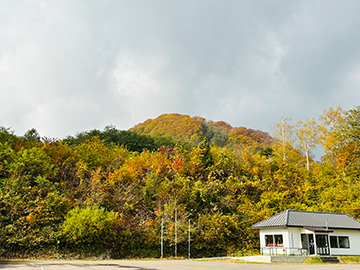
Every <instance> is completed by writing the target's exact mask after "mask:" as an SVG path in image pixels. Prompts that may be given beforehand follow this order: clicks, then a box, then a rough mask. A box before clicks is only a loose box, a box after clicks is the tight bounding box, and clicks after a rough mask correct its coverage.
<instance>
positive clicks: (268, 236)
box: [251, 210, 360, 256]
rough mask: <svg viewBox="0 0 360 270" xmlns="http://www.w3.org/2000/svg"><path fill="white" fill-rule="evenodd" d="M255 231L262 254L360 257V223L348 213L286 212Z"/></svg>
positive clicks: (271, 218) (257, 226) (267, 220)
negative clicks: (258, 234)
mask: <svg viewBox="0 0 360 270" xmlns="http://www.w3.org/2000/svg"><path fill="white" fill-rule="evenodd" d="M251 228H252V229H259V230H260V248H261V252H262V254H271V255H282V254H286V255H335V256H337V255H360V222H359V221H357V220H356V219H354V218H352V217H350V216H349V215H347V214H342V213H325V212H307V211H296V210H286V211H284V212H281V213H279V214H277V215H275V216H272V217H270V218H268V219H265V220H263V221H261V222H258V223H256V224H255V225H253V226H252V227H251Z"/></svg>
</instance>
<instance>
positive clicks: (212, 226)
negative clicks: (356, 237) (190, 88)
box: [0, 106, 360, 258]
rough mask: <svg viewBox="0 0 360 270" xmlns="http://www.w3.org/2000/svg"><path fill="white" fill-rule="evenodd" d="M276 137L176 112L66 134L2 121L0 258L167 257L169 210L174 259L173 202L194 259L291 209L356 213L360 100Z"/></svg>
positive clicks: (181, 250)
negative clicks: (46, 134)
mask: <svg viewBox="0 0 360 270" xmlns="http://www.w3.org/2000/svg"><path fill="white" fill-rule="evenodd" d="M275 121H276V119H274V122H275ZM271 135H272V136H270V135H269V134H267V133H265V132H262V131H255V130H251V129H247V128H244V127H240V128H233V127H231V126H230V125H229V124H227V123H224V122H212V121H208V120H205V119H203V118H200V117H194V118H191V117H189V116H183V115H178V114H170V115H162V116H160V117H158V118H157V119H155V120H148V121H146V122H145V123H143V124H139V125H137V126H135V127H134V128H133V129H132V130H131V131H120V130H117V129H116V128H115V127H112V126H109V127H106V128H105V129H104V130H102V131H100V130H91V131H85V132H82V133H79V134H77V135H74V136H69V137H67V138H65V139H47V138H42V137H41V136H40V135H39V134H38V133H37V131H36V130H35V129H32V130H29V131H28V132H26V134H24V135H23V136H17V135H15V133H14V132H13V131H11V130H10V129H9V128H5V127H3V128H0V256H1V257H14V256H15V257H22V256H30V255H36V254H40V253H44V254H55V255H56V256H57V257H62V256H66V254H80V255H81V254H82V255H84V256H86V255H88V256H90V255H93V254H97V255H101V256H106V257H111V258H126V257H136V256H138V257H159V256H160V225H161V218H163V219H164V238H165V242H164V245H165V254H164V255H165V256H173V255H174V252H173V250H174V244H175V243H174V233H175V225H174V221H175V218H174V214H175V209H177V213H178V216H177V220H178V224H177V228H178V230H177V235H178V238H177V239H178V243H177V245H178V256H186V255H187V252H188V250H187V235H188V231H187V230H188V220H189V219H190V221H191V246H192V249H191V250H192V256H193V257H200V256H215V255H216V256H218V255H223V254H226V253H227V252H231V251H234V250H238V249H251V248H256V247H258V246H259V243H258V236H257V232H256V231H252V230H251V229H250V226H251V225H252V224H254V223H256V222H258V221H260V220H262V219H264V218H267V217H270V216H272V215H274V214H276V213H278V212H280V211H283V210H286V209H298V210H314V211H329V212H345V213H348V214H350V215H351V216H353V217H355V218H357V219H359V218H360V190H359V184H360V182H359V167H360V106H358V107H355V108H354V109H351V110H349V111H342V109H341V108H336V109H334V108H329V109H327V110H325V111H324V113H323V114H322V115H321V116H320V117H319V118H318V119H317V120H315V119H310V120H306V121H302V120H298V121H297V122H296V124H292V122H291V120H290V119H288V118H281V119H280V120H279V121H278V122H277V123H276V124H275V125H274V126H273V127H272V133H271ZM318 145H320V146H322V147H323V148H324V155H323V156H322V158H321V161H320V162H315V161H314V160H313V159H312V151H313V150H314V149H315V147H316V146H318ZM64 254H65V255H64ZM55 255H54V256H55Z"/></svg>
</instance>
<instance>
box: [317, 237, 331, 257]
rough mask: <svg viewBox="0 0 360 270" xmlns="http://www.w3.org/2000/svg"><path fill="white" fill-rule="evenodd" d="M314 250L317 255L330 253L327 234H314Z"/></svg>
mask: <svg viewBox="0 0 360 270" xmlns="http://www.w3.org/2000/svg"><path fill="white" fill-rule="evenodd" d="M315 237H316V252H317V254H318V255H330V249H329V239H328V235H327V234H316V235H315Z"/></svg>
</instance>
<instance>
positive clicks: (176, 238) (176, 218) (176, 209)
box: [175, 208, 177, 258]
mask: <svg viewBox="0 0 360 270" xmlns="http://www.w3.org/2000/svg"><path fill="white" fill-rule="evenodd" d="M176 257H177V208H175V258H176Z"/></svg>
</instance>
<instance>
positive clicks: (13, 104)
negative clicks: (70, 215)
mask: <svg viewBox="0 0 360 270" xmlns="http://www.w3.org/2000/svg"><path fill="white" fill-rule="evenodd" d="M0 94H1V97H0V126H4V127H11V128H12V129H13V130H15V133H16V134H17V135H23V134H24V133H25V131H27V130H28V129H30V128H36V129H37V130H38V131H39V133H40V135H41V136H46V137H57V138H63V137H65V136H66V135H74V134H76V132H79V131H85V130H90V129H94V128H97V129H103V128H104V127H105V126H106V125H110V124H112V125H115V126H116V127H117V128H118V129H128V128H130V127H132V126H134V125H135V124H138V123H140V122H143V121H145V120H146V119H148V118H156V117H157V116H159V115H161V114H164V113H174V112H175V113H181V114H188V115H190V116H196V115H197V116H202V117H204V118H207V119H210V120H214V121H220V120H222V121H225V122H228V123H229V124H231V125H232V126H236V127H237V126H245V127H249V128H254V129H261V130H264V131H270V127H271V126H272V125H273V124H274V123H275V122H276V121H278V120H279V117H281V116H286V117H291V118H292V119H293V120H294V123H295V122H296V120H297V119H302V120H306V119H307V118H312V117H314V118H317V117H318V116H319V115H320V114H321V113H322V111H323V110H324V109H326V108H329V107H330V106H333V107H336V106H341V107H343V109H345V110H348V109H351V108H353V107H354V106H355V105H359V101H360V1H357V0H354V1H351V0H350V1H347V0H339V1H332V0H324V1H319V0H317V1H296V0H293V1H289V0H281V1H268V0H266V1H265V0H263V1H254V0H248V1H241V0H236V1H230V0H218V1H211V0H203V1H201V0H196V1H190V0H183V1H182V0H176V1H170V0H166V1H156V0H151V1H149V0H144V1H137V0H128V1H120V0H107V1H106V0H97V1H95V0H46V1H40V0H34V1H33V0H28V1H21V0H17V1H11V0H0Z"/></svg>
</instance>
